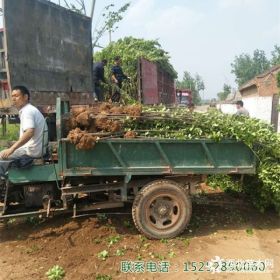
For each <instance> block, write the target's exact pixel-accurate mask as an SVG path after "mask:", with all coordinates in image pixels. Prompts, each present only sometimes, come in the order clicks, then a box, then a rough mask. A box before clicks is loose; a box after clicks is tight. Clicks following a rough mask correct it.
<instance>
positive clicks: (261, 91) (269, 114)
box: [239, 65, 280, 132]
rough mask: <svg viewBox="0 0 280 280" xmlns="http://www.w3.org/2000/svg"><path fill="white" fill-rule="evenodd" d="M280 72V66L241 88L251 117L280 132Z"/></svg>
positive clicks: (245, 105) (243, 99)
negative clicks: (270, 125) (279, 86)
mask: <svg viewBox="0 0 280 280" xmlns="http://www.w3.org/2000/svg"><path fill="white" fill-rule="evenodd" d="M279 72H280V65H276V66H274V67H272V68H271V69H269V70H268V71H266V72H264V73H262V74H260V75H258V76H256V77H254V78H253V79H252V80H250V81H248V82H247V83H245V84H244V85H242V86H241V87H240V88H239V91H240V93H241V96H242V101H243V102H244V107H245V108H246V109H247V110H248V111H249V113H250V117H253V118H258V119H261V120H264V121H266V122H268V123H270V124H272V125H273V126H274V127H275V130H276V131H278V132H280V116H279V111H278V110H277V108H278V105H279V88H278V87H277V80H276V75H277V73H279Z"/></svg>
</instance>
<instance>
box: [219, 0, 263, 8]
mask: <svg viewBox="0 0 280 280" xmlns="http://www.w3.org/2000/svg"><path fill="white" fill-rule="evenodd" d="M267 3H268V1H267V0H220V1H219V7H220V8H225V9H232V8H237V9H239V8H241V9H246V8H253V9H261V8H262V7H263V5H265V4H267Z"/></svg>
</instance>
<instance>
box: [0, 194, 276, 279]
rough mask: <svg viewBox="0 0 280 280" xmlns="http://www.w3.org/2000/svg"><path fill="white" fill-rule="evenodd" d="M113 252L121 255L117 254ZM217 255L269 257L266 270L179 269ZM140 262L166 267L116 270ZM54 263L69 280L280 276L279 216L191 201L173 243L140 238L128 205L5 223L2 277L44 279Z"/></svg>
mask: <svg viewBox="0 0 280 280" xmlns="http://www.w3.org/2000/svg"><path fill="white" fill-rule="evenodd" d="M224 196H225V195H224ZM222 200H223V198H222V199H221V201H222ZM118 211H121V212H124V214H117V213H118ZM110 212H111V213H112V212H113V211H110ZM110 243H111V244H110ZM104 250H106V251H107V252H108V254H109V256H108V258H106V260H101V259H100V258H98V253H100V252H101V251H104ZM117 250H119V251H118V252H119V253H120V252H123V254H124V255H123V256H116V252H117ZM120 254H121V253H120ZM216 256H217V257H220V258H222V259H234V260H248V259H250V260H267V261H268V268H267V269H266V272H247V273H245V272H242V273H241V272H234V273H230V272H221V273H211V272H207V271H204V272H198V271H194V272H184V263H186V262H196V263H197V264H199V262H206V261H210V260H212V259H217V257H216ZM138 260H142V261H144V262H145V264H147V262H151V261H152V262H157V264H158V265H159V263H158V262H162V261H167V262H169V264H170V267H169V272H159V271H158V272H154V273H152V272H147V271H146V270H145V271H144V273H125V272H123V271H121V261H133V262H136V261H138ZM271 262H273V263H271ZM161 264H162V263H161ZM54 265H60V266H61V267H63V269H64V270H65V272H66V275H65V278H64V279H71V280H72V279H75V280H76V279H77V280H81V279H83V280H86V279H100V280H105V279H106V278H105V275H107V276H111V279H130V280H133V279H166V280H167V279H168V280H172V279H176V280H181V279H238V280H239V279H244V280H245V279H246V280H247V279H249V280H250V279H260V280H265V279H280V218H279V216H278V215H277V214H276V213H275V212H273V211H271V212H266V213H265V214H261V213H258V212H257V211H256V210H255V209H254V208H252V207H251V206H249V207H248V206H246V207H244V205H243V204H242V203H238V204H237V205H235V206H230V207H229V206H226V205H221V206H213V205H206V204H197V203H194V205H193V215H192V219H191V223H190V225H189V227H188V228H187V229H186V230H185V232H184V233H183V234H182V235H181V236H180V237H179V238H175V239H171V240H147V239H146V238H145V237H143V236H141V235H140V234H139V233H138V231H137V230H136V229H135V227H134V225H133V222H132V219H131V215H130V208H129V206H128V207H127V208H126V209H119V210H116V211H115V212H114V213H113V214H106V216H98V217H97V216H86V217H80V218H76V219H72V218H71V217H70V216H60V217H54V218H52V219H49V220H46V221H42V222H39V223H38V222H37V223H34V224H32V223H30V221H29V222H26V221H18V220H16V221H14V220H11V221H9V223H8V224H6V225H2V227H1V228H0V279H1V280H8V279H12V280H17V279H26V280H29V279H32V280H33V279H47V277H46V275H45V274H46V272H47V271H48V270H49V269H50V268H51V267H53V266H54ZM203 270H206V269H205V268H204V269H203ZM98 275H99V276H100V275H103V276H104V278H97V276H98ZM107 279H110V278H109V277H108V278H107Z"/></svg>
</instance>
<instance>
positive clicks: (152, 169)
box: [0, 98, 256, 238]
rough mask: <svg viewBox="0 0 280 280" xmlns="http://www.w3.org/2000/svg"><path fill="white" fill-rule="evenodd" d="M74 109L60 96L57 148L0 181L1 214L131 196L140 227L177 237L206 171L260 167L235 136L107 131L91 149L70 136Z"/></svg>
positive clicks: (112, 202)
mask: <svg viewBox="0 0 280 280" xmlns="http://www.w3.org/2000/svg"><path fill="white" fill-rule="evenodd" d="M69 112H70V106H69V102H66V101H61V99H60V98H58V99H57V105H56V134H57V141H56V142H55V143H52V149H53V152H51V154H52V156H50V157H49V158H47V159H46V158H42V159H41V160H39V162H34V163H33V165H31V166H29V167H25V168H19V169H17V168H11V169H10V170H9V173H8V178H7V181H6V183H5V184H2V187H0V189H1V193H0V197H2V205H3V207H2V213H1V216H0V219H2V220H3V219H8V218H11V217H21V216H28V215H42V216H47V217H48V216H50V215H52V214H53V213H57V212H60V213H64V212H73V216H76V215H77V213H80V212H81V211H89V210H98V209H106V208H116V207H123V206H124V203H129V202H130V203H132V216H133V220H134V223H135V226H136V227H137V229H138V230H139V231H140V232H141V233H143V234H144V235H146V236H147V237H149V238H172V237H175V236H177V235H178V234H180V233H181V232H182V231H183V230H184V229H185V228H186V226H187V225H188V223H189V220H190V218H191V214H192V204H191V196H192V194H193V193H194V192H195V187H196V185H198V184H199V183H200V182H202V180H203V178H205V176H206V175H207V174H241V176H242V174H251V173H254V172H255V170H256V157H255V155H254V153H253V152H252V150H251V149H250V148H249V147H248V146H246V145H245V144H244V143H242V142H238V141H235V140H223V141H220V142H215V141H212V140H205V139H200V140H176V139H159V138H140V137H139V138H135V139H125V138H106V139H100V140H99V141H98V143H97V144H96V145H95V146H94V147H93V148H92V149H90V150H76V148H75V146H74V145H73V144H71V143H70V142H69V140H68V139H67V138H66V135H67V131H66V120H67V118H68V117H69ZM55 153H56V156H54V155H55ZM35 161H38V160H35Z"/></svg>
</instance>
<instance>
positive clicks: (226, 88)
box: [217, 84, 231, 101]
mask: <svg viewBox="0 0 280 280" xmlns="http://www.w3.org/2000/svg"><path fill="white" fill-rule="evenodd" d="M230 93H231V86H230V85H227V84H224V87H223V91H221V92H219V93H218V94H217V96H218V98H219V100H221V101H223V100H226V98H227V97H228V95H229V94H230Z"/></svg>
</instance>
